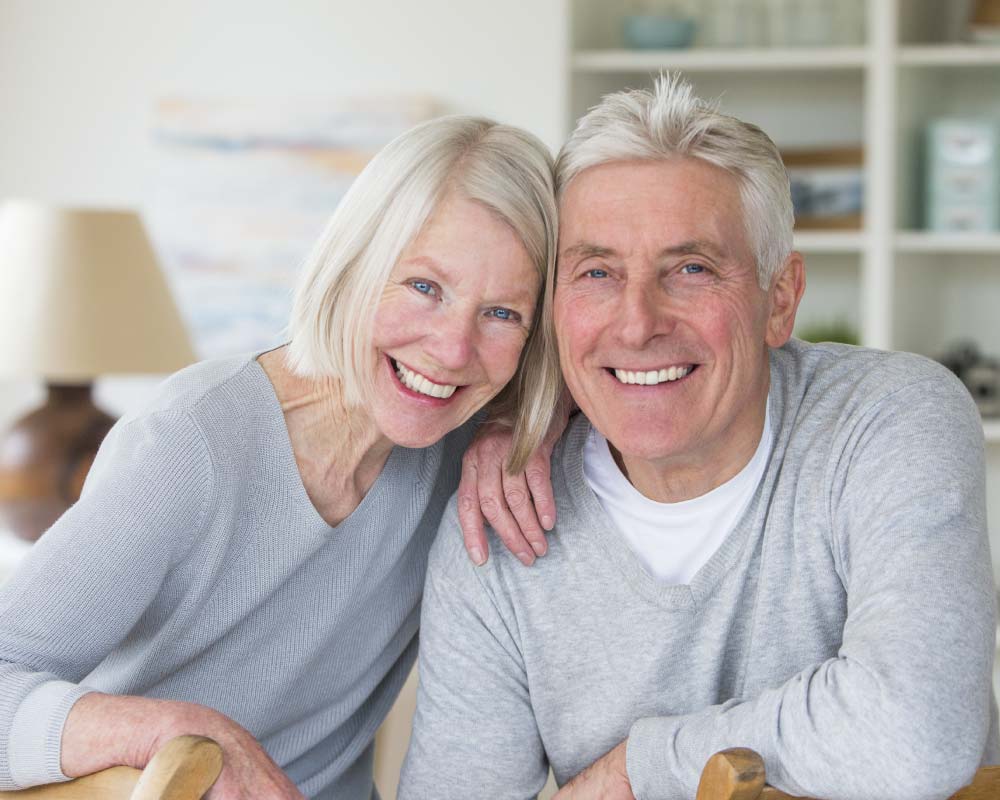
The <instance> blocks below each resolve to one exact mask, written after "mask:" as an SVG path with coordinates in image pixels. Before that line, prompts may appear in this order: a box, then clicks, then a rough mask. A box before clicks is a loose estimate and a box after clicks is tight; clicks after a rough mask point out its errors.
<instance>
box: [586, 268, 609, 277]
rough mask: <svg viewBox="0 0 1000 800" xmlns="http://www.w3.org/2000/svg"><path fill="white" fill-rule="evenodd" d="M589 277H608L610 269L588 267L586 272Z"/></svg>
mask: <svg viewBox="0 0 1000 800" xmlns="http://www.w3.org/2000/svg"><path fill="white" fill-rule="evenodd" d="M584 274H585V275H586V276H587V277H588V278H606V277H608V271H607V270H604V269H588V270H587V271H586V273H584Z"/></svg>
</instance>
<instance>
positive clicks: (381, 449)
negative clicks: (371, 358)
mask: <svg viewBox="0 0 1000 800" xmlns="http://www.w3.org/2000/svg"><path fill="white" fill-rule="evenodd" d="M285 353H286V351H285V348H279V349H278V350H272V351H270V352H268V353H264V354H263V355H261V356H260V357H259V358H258V359H257V360H258V362H259V363H260V365H261V367H262V368H263V370H264V372H265V374H266V375H267V377H268V379H269V380H270V381H271V385H272V386H273V387H274V392H275V394H276V395H277V397H278V402H279V403H280V405H281V411H282V413H283V414H284V417H285V427H286V428H287V429H288V438H289V440H290V441H291V444H292V452H293V453H294V455H295V463H296V465H297V466H298V469H299V475H300V477H301V478H302V483H303V485H304V486H305V489H306V493H307V494H308V495H309V499H310V500H311V501H312V503H313V505H314V506H315V507H316V510H317V511H318V512H319V514H320V516H322V517H323V519H324V520H326V522H327V523H329V524H330V525H332V526H336V525H338V524H340V523H341V522H343V520H344V519H346V518H347V517H348V516H350V514H351V512H352V511H354V509H355V508H357V507H358V504H359V503H360V502H361V500H362V499H363V498H364V496H365V495H366V494H367V493H368V490H369V489H370V488H371V487H372V484H374V483H375V481H376V480H377V479H378V476H379V473H381V471H382V467H384V466H385V462H386V459H388V457H389V453H390V452H391V451H392V446H393V443H392V442H391V441H390V440H389V439H387V438H386V437H385V436H384V435H383V434H382V432H381V431H380V430H379V429H378V428H377V427H376V425H375V422H374V420H372V418H371V417H370V416H369V415H368V414H367V413H366V412H365V410H364V409H363V408H362V407H348V406H346V405H345V404H344V403H343V398H342V393H341V391H340V385H339V382H338V381H336V380H334V379H331V378H318V379H317V378H303V377H301V376H299V375H296V374H295V373H293V372H292V371H291V370H290V369H289V368H288V366H287V365H286V363H285Z"/></svg>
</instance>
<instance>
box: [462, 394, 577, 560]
mask: <svg viewBox="0 0 1000 800" xmlns="http://www.w3.org/2000/svg"><path fill="white" fill-rule="evenodd" d="M573 408H574V406H573V401H572V399H570V397H569V395H568V394H566V395H565V396H564V397H563V398H562V400H560V404H559V409H558V411H557V412H556V414H555V416H554V417H553V421H552V424H551V425H550V426H549V431H548V433H547V434H546V435H545V440H544V441H543V442H542V445H541V447H539V448H538V450H536V451H535V452H534V453H532V454H531V457H530V458H529V459H528V463H527V464H526V465H525V468H524V472H521V473H519V474H517V475H511V474H509V473H508V472H507V471H506V470H505V469H504V468H503V465H504V463H506V461H507V456H508V454H509V453H510V446H511V441H512V440H513V432H512V431H511V429H510V427H509V426H508V425H505V424H503V423H502V422H498V421H491V422H488V423H487V424H486V425H484V426H483V427H482V429H481V430H480V431H479V432H478V433H477V434H476V438H475V439H473V440H472V444H470V445H469V449H468V450H466V451H465V456H464V457H463V458H462V479H461V481H460V483H459V484H458V520H459V523H460V524H461V526H462V536H463V537H464V539H465V549H466V550H467V551H468V553H469V558H471V559H472V560H473V561H474V562H475V563H476V564H478V565H481V564H485V563H486V559H487V558H489V545H488V544H487V541H486V532H485V531H484V529H483V519H484V518H485V519H486V522H488V523H489V524H490V525H491V526H492V527H493V530H495V531H496V532H497V535H498V536H499V537H500V538H501V539H502V540H503V543H504V544H505V545H507V549H508V550H510V551H511V552H512V553H513V554H514V555H516V556H517V557H518V558H519V559H520V560H521V563H523V564H524V565H525V566H530V565H531V564H533V563H534V561H535V557H536V556H543V555H545V551H546V549H547V545H546V542H545V531H550V530H552V528H553V527H554V526H555V524H556V503H555V500H554V498H553V495H552V476H551V472H550V462H551V460H552V449H553V448H554V447H555V445H556V442H558V441H559V437H560V436H562V434H563V431H564V430H566V425H567V424H568V423H569V416H570V413H571V411H572V409H573Z"/></svg>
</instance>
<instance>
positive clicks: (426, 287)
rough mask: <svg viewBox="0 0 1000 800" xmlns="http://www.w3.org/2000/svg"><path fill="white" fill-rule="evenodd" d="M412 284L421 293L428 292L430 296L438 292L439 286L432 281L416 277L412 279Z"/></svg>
mask: <svg viewBox="0 0 1000 800" xmlns="http://www.w3.org/2000/svg"><path fill="white" fill-rule="evenodd" d="M410 286H411V287H412V288H414V289H416V290H417V291H418V292H420V294H426V295H428V296H430V297H433V296H434V295H436V294H437V287H436V286H434V284H433V283H431V282H430V281H424V280H420V279H419V278H416V279H414V280H412V281H410Z"/></svg>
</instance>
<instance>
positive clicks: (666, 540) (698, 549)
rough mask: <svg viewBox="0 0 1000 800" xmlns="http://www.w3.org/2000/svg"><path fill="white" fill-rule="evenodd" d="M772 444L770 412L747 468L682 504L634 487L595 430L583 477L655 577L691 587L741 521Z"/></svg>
mask: <svg viewBox="0 0 1000 800" xmlns="http://www.w3.org/2000/svg"><path fill="white" fill-rule="evenodd" d="M771 440H772V432H771V414H770V411H766V412H765V414H764V431H763V433H762V434H761V437H760V443H759V444H758V445H757V450H756V452H754V454H753V457H752V458H751V459H750V461H749V462H747V465H746V466H745V467H743V469H741V470H740V471H739V472H738V473H737V474H736V475H734V476H733V477H732V478H730V479H729V480H728V481H726V482H725V483H724V484H722V485H721V486H717V487H716V488H715V489H712V491H710V492H708V493H707V494H703V495H701V496H700V497H695V498H693V499H691V500H683V501H681V502H679V503H658V502H656V501H655V500H650V499H649V498H648V497H646V496H645V495H644V494H642V493H641V492H640V491H639V490H638V489H636V488H635V487H634V486H633V485H632V484H631V483H629V481H628V478H626V477H625V475H624V474H623V473H622V471H621V469H619V467H618V464H617V463H615V459H614V456H612V455H611V450H610V449H609V448H608V441H607V439H605V438H604V437H603V436H602V435H601V434H600V433H599V432H598V431H597V430H596V429H595V428H591V430H590V436H589V437H588V438H587V443H586V445H585V446H584V450H583V474H584V475H585V476H586V478H587V483H589V484H590V488H591V489H593V490H594V492H595V494H596V495H597V499H598V500H600V502H601V505H602V506H603V507H604V510H605V511H606V512H607V514H608V516H609V517H611V521H612V522H613V523H614V524H615V527H616V528H617V529H618V530H619V532H621V534H622V536H624V537H625V541H627V542H628V544H629V546H631V548H632V549H633V550H634V551H635V553H636V555H637V556H638V557H639V560H640V561H642V563H643V565H644V566H645V568H646V570H647V571H648V572H649V573H650V575H652V576H653V577H655V578H656V579H657V580H659V581H661V582H662V583H665V584H687V583H690V582H691V579H692V578H693V577H694V576H695V574H696V573H697V572H698V570H699V569H701V568H702V566H704V564H705V563H706V562H707V561H708V560H709V559H710V558H711V557H712V554H713V553H714V552H715V551H716V550H717V549H718V548H719V545H721V544H722V542H723V540H724V539H725V538H726V536H728V535H729V533H730V531H732V530H733V528H734V527H735V526H736V523H737V522H738V521H739V518H740V516H741V515H742V514H743V511H744V510H745V509H746V507H747V504H748V503H749V502H750V498H752V497H753V494H754V492H755V491H756V490H757V484H758V483H760V479H761V477H762V476H763V475H764V467H765V466H766V465H767V458H768V456H769V455H770V454H771V443H772V442H771Z"/></svg>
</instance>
